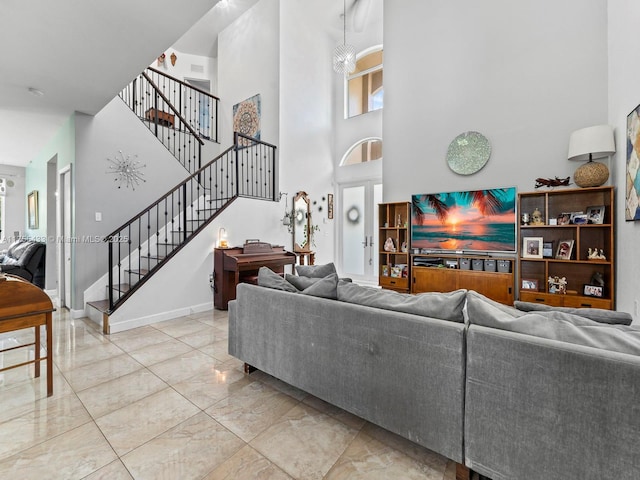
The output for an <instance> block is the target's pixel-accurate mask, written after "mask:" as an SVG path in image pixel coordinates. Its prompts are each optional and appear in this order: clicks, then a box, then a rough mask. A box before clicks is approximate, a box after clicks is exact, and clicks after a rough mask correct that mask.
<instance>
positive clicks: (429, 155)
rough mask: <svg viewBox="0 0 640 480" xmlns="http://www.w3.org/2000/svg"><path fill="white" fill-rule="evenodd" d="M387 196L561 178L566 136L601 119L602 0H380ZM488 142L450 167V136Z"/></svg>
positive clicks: (566, 165) (529, 185) (567, 168)
mask: <svg viewBox="0 0 640 480" xmlns="http://www.w3.org/2000/svg"><path fill="white" fill-rule="evenodd" d="M384 43H385V58H384V66H385V70H384V72H385V78H384V81H385V108H384V119H383V139H384V147H383V148H384V163H383V173H384V199H385V201H406V200H409V199H410V195H411V194H413V193H429V192H440V191H445V190H452V189H468V188H489V187H501V186H510V185H516V186H517V187H518V189H519V190H520V191H531V190H533V189H534V181H535V179H536V178H537V177H555V176H558V177H566V176H568V175H572V174H573V171H574V170H575V169H576V167H577V166H578V165H575V164H574V162H568V161H567V160H566V154H567V147H568V139H569V135H570V133H571V132H572V131H573V130H576V129H578V128H581V127H586V126H591V125H597V124H601V123H606V122H607V119H608V117H607V2H606V0H564V1H562V2H558V1H555V0H523V1H518V2H513V1H510V0H485V1H482V2H477V1H474V0H459V1H456V2H425V1H423V0H406V1H404V2H385V4H384ZM469 130H475V131H479V132H481V133H482V134H484V135H485V136H486V137H487V138H488V139H489V140H490V142H491V145H492V153H491V158H490V160H489V162H488V164H487V165H486V166H485V167H484V169H482V170H481V171H480V172H478V173H477V174H475V175H472V176H468V177H465V176H459V175H457V174H455V173H453V172H452V171H451V170H450V169H449V168H448V166H447V163H446V161H445V158H446V152H447V147H448V146H449V143H450V142H451V140H453V138H455V137H456V136H457V135H458V134H460V133H462V132H465V131H469Z"/></svg>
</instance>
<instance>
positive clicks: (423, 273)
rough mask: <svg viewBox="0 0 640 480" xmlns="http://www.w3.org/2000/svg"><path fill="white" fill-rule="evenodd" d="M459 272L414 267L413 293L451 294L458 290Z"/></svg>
mask: <svg viewBox="0 0 640 480" xmlns="http://www.w3.org/2000/svg"><path fill="white" fill-rule="evenodd" d="M458 273H459V272H458V270H454V269H447V268H436V267H416V266H414V267H413V284H412V286H411V292H412V293H420V292H451V291H453V290H457V289H458Z"/></svg>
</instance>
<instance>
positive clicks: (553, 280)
mask: <svg viewBox="0 0 640 480" xmlns="http://www.w3.org/2000/svg"><path fill="white" fill-rule="evenodd" d="M548 283H549V293H567V277H558V276H555V277H549V280H548Z"/></svg>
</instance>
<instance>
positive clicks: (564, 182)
mask: <svg viewBox="0 0 640 480" xmlns="http://www.w3.org/2000/svg"><path fill="white" fill-rule="evenodd" d="M570 178H571V177H567V178H558V177H556V178H541V177H539V178H536V188H540V187H560V186H563V187H566V186H568V185H571V183H569V179H570Z"/></svg>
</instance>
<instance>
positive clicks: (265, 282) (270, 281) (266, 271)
mask: <svg viewBox="0 0 640 480" xmlns="http://www.w3.org/2000/svg"><path fill="white" fill-rule="evenodd" d="M258 285H259V286H261V287H266V288H273V289H275V290H284V291H285V292H291V293H297V292H298V289H297V288H296V287H294V286H293V285H291V284H290V283H289V282H287V281H286V280H285V279H284V278H282V277H281V276H280V275H278V274H277V273H276V272H274V271H273V270H271V269H270V268H268V267H260V270H258Z"/></svg>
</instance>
